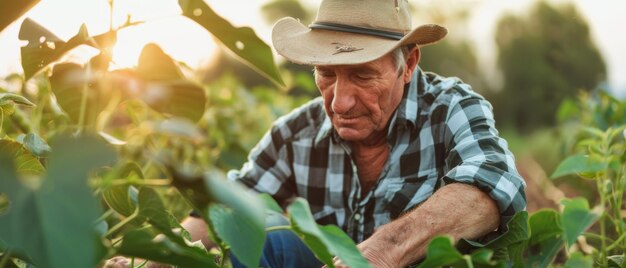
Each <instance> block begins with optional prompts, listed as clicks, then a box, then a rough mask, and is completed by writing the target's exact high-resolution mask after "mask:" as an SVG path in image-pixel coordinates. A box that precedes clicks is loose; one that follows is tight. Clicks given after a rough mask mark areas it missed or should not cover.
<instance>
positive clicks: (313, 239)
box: [287, 198, 370, 267]
mask: <svg viewBox="0 0 626 268" xmlns="http://www.w3.org/2000/svg"><path fill="white" fill-rule="evenodd" d="M287 211H288V212H289V217H290V220H291V224H292V229H293V230H294V231H295V232H296V233H297V234H298V235H300V237H301V238H302V239H303V240H304V243H305V244H307V246H309V248H311V250H312V251H313V252H314V253H315V255H316V256H317V258H318V259H320V260H321V261H322V262H324V263H325V264H326V265H328V266H329V267H334V266H333V261H332V258H333V256H337V257H338V258H339V259H340V260H341V262H342V263H343V264H345V265H346V266H348V267H370V265H369V263H368V262H367V260H366V259H365V258H363V256H362V255H361V252H359V249H358V248H357V247H356V245H355V244H354V242H353V241H352V239H350V237H349V236H348V235H346V234H345V233H344V232H343V231H342V230H341V229H339V227H337V226H335V225H326V226H320V225H318V224H317V223H315V220H314V219H313V215H312V214H311V210H310V209H309V204H308V203H307V201H306V200H305V199H302V198H296V199H295V200H294V202H293V203H291V205H289V207H287Z"/></svg>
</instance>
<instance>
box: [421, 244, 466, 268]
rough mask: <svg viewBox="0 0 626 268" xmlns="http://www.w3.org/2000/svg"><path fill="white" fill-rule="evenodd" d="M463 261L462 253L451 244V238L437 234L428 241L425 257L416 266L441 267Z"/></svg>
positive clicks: (422, 267) (424, 267)
mask: <svg viewBox="0 0 626 268" xmlns="http://www.w3.org/2000/svg"><path fill="white" fill-rule="evenodd" d="M459 261H463V255H461V253H459V251H457V249H456V248H454V246H453V245H452V240H451V239H450V237H447V236H438V237H435V238H433V240H431V241H430V243H428V249H427V250H426V259H425V260H424V261H423V262H422V263H421V264H420V265H419V266H418V268H426V267H441V266H444V265H452V264H454V263H457V262H459Z"/></svg>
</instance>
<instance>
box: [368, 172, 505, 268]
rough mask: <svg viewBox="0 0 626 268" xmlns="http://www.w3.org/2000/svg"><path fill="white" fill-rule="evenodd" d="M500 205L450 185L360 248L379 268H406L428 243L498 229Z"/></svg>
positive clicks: (471, 189) (458, 185) (473, 191)
mask: <svg viewBox="0 0 626 268" xmlns="http://www.w3.org/2000/svg"><path fill="white" fill-rule="evenodd" d="M499 222H500V217H499V212H498V207H497V205H496V202H495V201H494V200H493V199H491V198H490V197H489V196H488V195H487V194H486V193H484V192H482V191H481V190H479V189H478V188H476V187H474V186H471V185H467V184H461V183H453V184H449V185H446V186H444V187H442V188H441V189H439V190H438V191H436V192H435V194H433V196H431V197H430V198H429V199H428V200H427V201H425V202H424V203H422V204H421V205H420V206H419V207H417V208H415V209H413V210H412V211H410V212H408V213H407V214H405V215H404V216H402V217H400V218H399V219H397V220H395V221H393V222H391V223H389V224H386V225H384V226H382V227H381V228H379V229H378V230H377V231H376V232H375V233H374V234H373V235H372V237H370V238H369V239H367V240H366V241H363V243H361V244H359V248H360V249H361V251H362V253H363V255H364V256H365V257H366V258H367V259H368V260H370V262H372V264H373V265H374V266H375V267H404V266H407V265H409V264H411V263H413V262H415V261H417V260H419V259H420V258H422V257H423V256H424V254H425V253H426V247H427V245H428V242H430V240H431V239H432V238H433V237H434V236H437V235H441V234H447V235H450V236H452V237H453V239H454V241H455V242H456V241H458V240H459V239H461V238H466V239H474V238H478V237H481V236H483V235H485V234H487V233H489V232H491V231H493V230H495V229H496V228H497V227H498V224H499Z"/></svg>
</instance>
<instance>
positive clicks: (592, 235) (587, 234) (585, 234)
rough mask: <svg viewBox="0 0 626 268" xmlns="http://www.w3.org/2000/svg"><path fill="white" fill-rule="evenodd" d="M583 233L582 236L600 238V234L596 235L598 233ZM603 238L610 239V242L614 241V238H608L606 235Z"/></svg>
mask: <svg viewBox="0 0 626 268" xmlns="http://www.w3.org/2000/svg"><path fill="white" fill-rule="evenodd" d="M583 235H584V236H586V237H589V238H594V239H597V240H600V241H601V240H602V236H600V235H598V234H595V233H589V232H585V233H583ZM604 239H606V240H611V241H610V242H611V243H613V242H615V240H613V239H610V238H608V237H605V238H604Z"/></svg>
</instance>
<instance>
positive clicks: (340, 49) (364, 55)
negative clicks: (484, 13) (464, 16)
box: [272, 0, 448, 65]
mask: <svg viewBox="0 0 626 268" xmlns="http://www.w3.org/2000/svg"><path fill="white" fill-rule="evenodd" d="M447 32H448V31H447V30H446V28H444V27H442V26H439V25H436V24H425V25H421V26H419V27H417V28H412V27H411V15H410V13H409V4H408V3H407V1H406V0H322V3H321V4H320V8H319V10H318V13H317V18H316V19H315V22H313V23H311V25H309V26H308V27H307V26H304V25H303V24H302V23H300V22H299V21H298V20H296V19H294V18H291V17H287V18H283V19H281V20H279V21H278V22H276V24H275V25H274V29H273V30H272V43H274V48H276V50H277V51H278V53H279V54H281V55H283V56H284V57H285V58H287V59H288V60H290V61H292V62H295V63H299V64H306V65H344V64H359V63H365V62H369V61H373V60H375V59H378V58H380V57H382V56H383V55H385V54H387V53H389V52H391V51H392V50H393V49H395V48H397V47H399V46H401V45H409V44H416V45H418V46H425V45H428V44H432V43H435V42H437V41H439V40H441V39H442V38H443V37H444V36H446V34H447Z"/></svg>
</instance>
